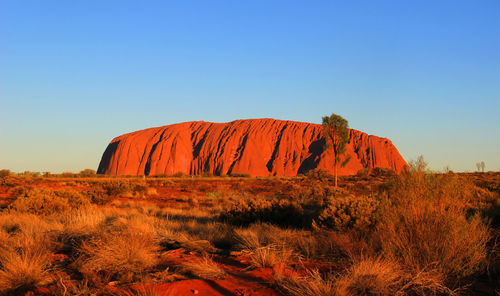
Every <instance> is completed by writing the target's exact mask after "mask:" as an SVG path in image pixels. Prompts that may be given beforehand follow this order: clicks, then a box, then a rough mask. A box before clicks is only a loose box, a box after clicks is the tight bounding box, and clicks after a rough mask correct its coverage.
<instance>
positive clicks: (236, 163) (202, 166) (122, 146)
mask: <svg viewBox="0 0 500 296" xmlns="http://www.w3.org/2000/svg"><path fill="white" fill-rule="evenodd" d="M324 143H325V139H324V138H323V137H322V127H321V125H319V124H312V123H305V122H295V121H284V120H274V119H249V120H236V121H233V122H228V123H211V122H204V121H195V122H185V123H179V124H173V125H167V126H163V127H156V128H150V129H145V130H141V131H136V132H133V133H129V134H125V135H122V136H119V137H117V138H115V139H113V141H111V143H110V144H109V145H108V147H107V148H106V151H105V152H104V154H103V156H102V159H101V162H100V164H99V168H98V171H97V172H98V173H100V174H109V175H172V174H176V173H183V174H190V175H199V174H202V173H209V174H214V175H226V174H235V173H247V174H250V175H252V176H269V175H275V176H295V175H297V174H299V173H305V172H307V171H308V170H311V169H314V168H321V169H326V170H328V171H330V172H333V155H332V154H333V152H332V151H331V149H326V150H325V149H324ZM346 153H347V154H349V155H350V156H351V160H350V162H349V163H348V164H347V165H346V166H345V167H343V168H339V175H350V174H356V173H357V172H358V171H359V170H360V169H362V168H369V169H371V168H375V167H382V168H390V169H392V170H394V171H396V172H400V171H401V170H402V169H403V168H404V166H405V165H406V162H405V161H404V159H403V158H402V157H401V155H400V154H399V152H398V150H397V149H396V147H394V145H393V144H392V142H391V141H390V140H389V139H385V138H379V137H376V136H371V135H367V134H365V133H363V132H360V131H357V130H353V129H351V130H350V132H349V143H348V145H347V150H346Z"/></svg>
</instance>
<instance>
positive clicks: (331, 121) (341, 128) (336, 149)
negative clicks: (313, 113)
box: [322, 113, 351, 187]
mask: <svg viewBox="0 0 500 296" xmlns="http://www.w3.org/2000/svg"><path fill="white" fill-rule="evenodd" d="M322 125H323V135H324V137H325V140H326V145H325V148H332V149H333V154H334V156H333V165H334V172H335V187H337V167H338V165H339V163H340V160H341V158H342V156H343V155H344V153H345V148H346V145H347V142H348V141H349V123H348V122H347V120H345V119H344V118H343V117H342V116H340V115H337V114H334V113H332V115H330V116H324V117H323V123H322ZM350 159H351V158H350V157H346V158H345V159H344V161H343V162H342V163H340V165H341V166H342V167H343V166H345V165H346V164H347V163H348V162H349V160H350Z"/></svg>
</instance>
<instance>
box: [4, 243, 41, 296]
mask: <svg viewBox="0 0 500 296" xmlns="http://www.w3.org/2000/svg"><path fill="white" fill-rule="evenodd" d="M48 255H49V254H48V253H47V252H44V251H43V250H40V249H38V250H32V249H24V250H21V251H20V252H16V251H15V250H11V251H10V252H5V250H3V251H2V253H1V254H0V266H1V267H0V294H7V295H21V294H23V293H25V292H27V291H31V290H34V289H35V288H37V287H40V286H43V285H45V284H48V283H49V282H50V281H51V277H50V260H49V256H48Z"/></svg>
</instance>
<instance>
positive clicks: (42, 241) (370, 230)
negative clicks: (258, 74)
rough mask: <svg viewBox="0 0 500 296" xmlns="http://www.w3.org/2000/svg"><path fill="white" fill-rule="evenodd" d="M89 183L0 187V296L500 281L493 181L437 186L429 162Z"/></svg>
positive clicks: (458, 288) (446, 288) (385, 291)
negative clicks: (175, 284) (339, 172)
mask: <svg viewBox="0 0 500 296" xmlns="http://www.w3.org/2000/svg"><path fill="white" fill-rule="evenodd" d="M90 173H91V172H89V174H84V175H85V176H83V175H80V174H78V175H77V176H69V175H68V176H62V175H60V176H59V175H58V176H50V177H41V176H37V175H34V174H24V175H15V174H12V173H10V174H8V175H5V176H3V177H2V180H3V181H2V182H3V183H2V185H1V186H0V190H1V192H0V193H3V194H4V195H8V196H9V197H11V198H12V201H10V202H9V203H8V204H6V205H5V207H4V208H3V209H2V212H1V213H0V287H1V288H0V295H1V294H6V295H18V294H22V293H35V292H36V291H38V289H40V288H49V289H51V291H53V292H54V294H56V295H70V294H71V295H73V294H74V295H110V294H113V293H115V295H116V293H122V294H123V295H125V294H126V293H129V294H128V295H136V294H137V295H139V294H140V293H149V292H147V291H149V290H148V289H149V288H145V289H142V290H141V289H136V288H135V287H137V285H142V284H144V283H148V285H146V286H144V287H155V285H160V284H162V285H163V284H168V283H170V282H172V281H179V280H183V279H209V280H211V281H218V280H221V279H224V280H230V279H231V278H232V277H233V276H234V273H235V272H240V273H241V275H242V276H243V277H245V276H247V273H251V272H257V273H258V272H259V270H262V269H264V270H268V271H269V270H271V271H272V279H270V280H269V279H268V284H269V285H271V286H272V287H274V289H276V290H279V291H281V293H283V294H285V295H340V296H344V295H460V294H463V295H467V294H468V293H469V292H470V291H471V288H469V287H470V286H472V285H474V283H475V281H477V279H481V280H482V281H487V279H488V277H490V278H494V277H495V276H497V275H498V270H497V269H496V268H497V267H496V266H495V264H498V255H497V254H498V253H499V252H498V247H497V245H498V244H497V243H496V242H498V234H497V233H498V229H497V226H496V225H497V224H495V221H496V220H495V219H498V216H497V214H496V213H497V211H498V204H499V203H498V200H500V199H499V192H498V184H497V183H500V182H497V181H495V180H494V178H493V177H489V178H490V179H488V182H485V183H484V184H483V183H481V182H484V180H482V179H480V180H479V181H478V180H477V177H476V179H474V178H471V177H470V176H469V175H462V174H453V173H446V174H437V173H432V172H429V171H427V170H426V169H425V163H423V162H422V161H420V162H415V163H411V166H410V167H409V169H408V170H407V171H406V172H404V173H402V174H400V175H392V173H391V172H385V171H383V170H373V171H371V172H366V174H365V173H363V174H361V176H349V177H342V178H341V179H340V182H339V187H338V188H334V186H333V183H332V182H333V178H332V176H331V175H328V174H326V173H324V172H321V171H314V172H311V173H309V174H308V175H307V176H301V177H296V178H230V177H220V178H216V177H207V178H198V179H192V178H165V177H155V178H145V179H142V178H125V177H124V178H104V177H100V176H96V175H92V174H90ZM480 181H481V182H480ZM226 259H227V260H230V261H231V262H233V261H234V262H236V261H237V262H239V263H237V264H236V265H237V266H240V265H241V267H234V266H231V267H229V266H228V265H226V264H227V262H226ZM238 268H239V269H238ZM235 270H237V271H235ZM260 284H261V283H259V285H260ZM153 290H154V289H152V290H151V291H153ZM30 291H31V292H30ZM140 291H143V292H140ZM162 292H163V291H162ZM138 293H139V294H138ZM151 293H153V292H151ZM154 293H156V292H154Z"/></svg>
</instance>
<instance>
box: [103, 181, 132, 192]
mask: <svg viewBox="0 0 500 296" xmlns="http://www.w3.org/2000/svg"><path fill="white" fill-rule="evenodd" d="M101 186H102V188H103V189H104V191H105V192H106V194H107V195H109V196H123V195H126V194H130V193H131V192H132V184H131V183H130V182H127V181H119V180H117V181H114V180H113V181H109V182H105V183H103V184H102V185H101Z"/></svg>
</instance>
